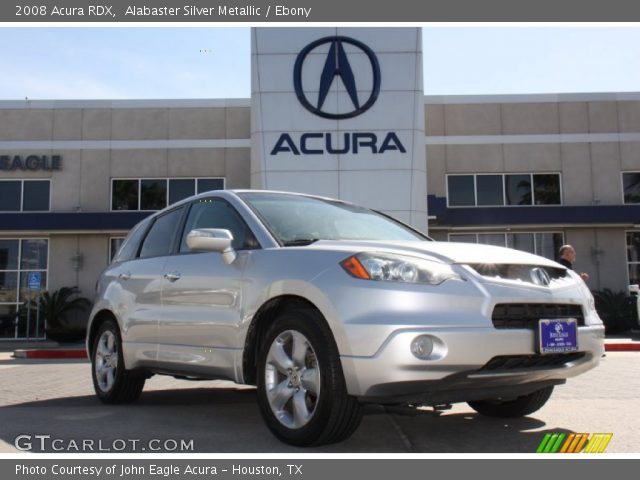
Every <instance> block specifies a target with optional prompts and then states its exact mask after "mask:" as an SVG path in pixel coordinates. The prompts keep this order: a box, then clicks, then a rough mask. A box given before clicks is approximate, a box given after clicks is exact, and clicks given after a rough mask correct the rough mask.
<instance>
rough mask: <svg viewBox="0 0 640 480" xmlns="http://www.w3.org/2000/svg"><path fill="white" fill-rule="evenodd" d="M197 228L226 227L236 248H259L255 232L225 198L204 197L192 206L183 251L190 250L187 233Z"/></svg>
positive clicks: (184, 236) (185, 227)
mask: <svg viewBox="0 0 640 480" xmlns="http://www.w3.org/2000/svg"><path fill="white" fill-rule="evenodd" d="M196 228H224V229H227V230H229V231H230V232H231V234H232V235H233V242H232V244H231V245H232V246H233V248H235V249H236V250H243V249H247V248H257V247H258V242H257V241H256V239H255V237H254V236H253V233H251V231H250V230H249V227H248V226H247V224H246V223H244V220H242V218H240V215H238V212H236V211H235V209H234V208H233V207H232V206H231V205H229V204H228V203H227V202H225V201H224V200H218V199H212V198H204V199H202V200H200V201H198V202H196V203H194V204H193V205H192V206H191V210H190V211H189V216H188V217H187V222H186V223H185V226H184V232H183V234H182V242H181V244H180V251H181V252H189V251H190V250H189V246H188V245H187V235H188V234H189V232H190V231H191V230H193V229H196Z"/></svg>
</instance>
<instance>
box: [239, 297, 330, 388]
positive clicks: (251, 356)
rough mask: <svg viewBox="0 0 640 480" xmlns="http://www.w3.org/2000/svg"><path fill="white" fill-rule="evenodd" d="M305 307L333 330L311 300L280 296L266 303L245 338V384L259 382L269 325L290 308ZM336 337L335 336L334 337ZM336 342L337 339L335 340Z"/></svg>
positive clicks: (255, 317) (256, 314)
mask: <svg viewBox="0 0 640 480" xmlns="http://www.w3.org/2000/svg"><path fill="white" fill-rule="evenodd" d="M294 307H303V308H310V309H313V310H316V311H317V312H318V313H319V314H320V315H321V316H322V318H323V320H324V322H325V323H326V326H327V327H328V328H329V330H331V327H330V325H329V322H328V321H327V319H326V316H325V315H324V314H323V313H322V310H321V309H320V308H319V307H318V306H317V305H315V304H314V303H313V302H311V301H310V300H309V299H307V298H305V297H302V296H299V295H293V294H285V295H279V296H277V297H273V298H271V299H269V300H267V301H266V302H264V303H263V304H262V305H261V306H260V308H258V310H257V311H256V313H255V315H254V316H253V319H252V321H251V324H250V325H249V328H248V329H247V335H246V337H245V343H244V349H243V354H242V377H243V380H242V381H243V383H246V384H248V385H255V384H256V382H257V374H256V369H257V359H258V350H259V347H260V339H261V338H263V337H264V334H265V332H266V331H267V329H268V328H269V325H271V323H272V322H273V321H274V320H275V319H276V318H277V316H278V315H279V314H280V313H281V312H283V311H285V310H286V309H288V308H294ZM334 337H335V336H334ZM334 340H335V338H334Z"/></svg>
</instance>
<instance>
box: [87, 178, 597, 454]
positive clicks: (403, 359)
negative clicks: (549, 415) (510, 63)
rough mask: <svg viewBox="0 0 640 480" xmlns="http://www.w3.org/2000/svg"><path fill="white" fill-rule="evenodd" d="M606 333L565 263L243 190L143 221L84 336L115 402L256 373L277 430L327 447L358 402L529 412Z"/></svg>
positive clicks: (356, 416)
mask: <svg viewBox="0 0 640 480" xmlns="http://www.w3.org/2000/svg"><path fill="white" fill-rule="evenodd" d="M603 336H604V329H603V326H602V322H601V321H600V319H599V318H598V315H597V313H596V311H595V309H594V303H593V297H592V296H591V293H590V292H589V290H588V289H587V287H586V285H585V284H584V282H583V281H582V280H581V279H580V278H579V276H577V275H576V274H575V273H574V272H572V271H570V270H567V269H565V268H564V267H563V266H561V265H559V264H557V263H555V262H553V261H550V260H547V259H545V258H542V257H538V256H535V255H531V254H528V253H524V252H520V251H516V250H510V249H506V248H499V247H492V246H483V245H469V244H456V243H445V242H442V243H441V242H434V241H431V240H430V239H429V238H428V237H426V236H424V235H423V234H421V233H419V232H418V231H415V230H413V229H412V228H410V227H408V226H406V225H403V224H401V223H399V222H397V221H396V220H393V219H392V218H390V217H387V216H385V215H383V214H380V213H377V212H374V211H371V210H368V209H366V208H363V207H359V206H356V205H353V204H350V203H346V202H343V201H338V200H332V199H327V198H320V197H314V196H309V195H298V194H291V193H278V192H266V191H248V190H247V191H218V192H208V193H205V194H201V195H198V196H196V197H191V198H189V199H186V200H184V201H182V202H179V203H177V204H174V205H172V206H170V207H168V208H167V209H165V210H163V211H161V212H158V213H156V214H154V215H152V216H151V217H149V218H147V219H145V220H144V221H142V222H141V223H139V224H138V225H137V226H136V227H134V228H133V229H132V231H131V232H130V234H129V236H128V237H127V239H126V241H125V242H124V244H123V245H122V247H121V249H120V250H119V252H118V253H117V255H116V257H115V259H114V261H113V262H112V263H111V265H109V266H108V267H107V268H106V270H105V271H104V272H103V274H102V276H101V278H100V280H99V282H98V285H97V297H96V302H95V305H94V308H93V311H92V313H91V318H90V324H89V329H88V336H87V349H88V352H89V357H90V358H91V360H92V374H93V383H94V386H95V391H96V393H97V395H98V397H99V398H100V399H101V400H102V401H104V402H106V403H116V402H129V401H132V400H135V399H137V398H138V397H139V396H140V393H141V391H142V388H143V385H144V383H145V379H146V378H149V377H150V376H151V375H153V374H168V375H174V376H176V377H179V378H186V379H218V378H224V379H231V380H234V381H235V382H238V383H245V384H252V385H257V396H258V404H259V407H260V410H261V412H262V415H263V417H264V419H265V421H266V423H267V425H268V426H269V428H270V429H271V431H272V432H273V433H274V434H275V435H276V436H277V437H278V438H280V439H281V440H283V441H285V442H288V443H291V444H294V445H319V444H323V443H331V442H337V441H340V440H342V439H344V438H347V437H348V436H350V435H351V434H352V433H353V431H354V430H355V429H356V428H357V426H358V424H359V423H360V419H361V414H362V404H364V403H378V404H386V405H412V406H429V405H430V406H441V405H445V404H450V403H454V402H468V403H469V405H471V407H473V408H474V409H475V410H476V411H478V412H479V413H481V414H483V415H488V416H496V417H513V416H522V415H527V414H530V413H532V412H534V411H536V410H538V409H539V408H540V407H542V406H543V405H544V403H545V402H546V401H547V400H548V398H549V396H550V395H551V392H552V390H553V388H554V385H558V384H561V383H564V382H565V380H566V378H568V377H572V376H574V375H578V374H580V373H582V372H584V371H586V370H589V369H590V368H592V367H594V366H596V365H597V364H598V362H599V359H600V356H601V355H602V352H603Z"/></svg>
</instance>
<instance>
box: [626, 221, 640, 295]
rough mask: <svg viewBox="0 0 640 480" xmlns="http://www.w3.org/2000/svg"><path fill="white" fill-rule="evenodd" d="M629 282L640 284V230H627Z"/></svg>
mask: <svg viewBox="0 0 640 480" xmlns="http://www.w3.org/2000/svg"><path fill="white" fill-rule="evenodd" d="M627 265H628V267H629V284H631V285H634V284H640V231H637V232H627Z"/></svg>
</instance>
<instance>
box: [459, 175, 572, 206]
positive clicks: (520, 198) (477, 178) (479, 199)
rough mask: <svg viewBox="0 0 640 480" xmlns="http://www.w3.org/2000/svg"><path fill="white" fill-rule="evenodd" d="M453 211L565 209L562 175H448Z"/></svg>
mask: <svg viewBox="0 0 640 480" xmlns="http://www.w3.org/2000/svg"><path fill="white" fill-rule="evenodd" d="M447 202H448V206H449V207H476V206H477V207H502V206H507V205H517V206H530V205H561V204H562V197H561V193H560V174H559V173H518V174H473V175H472V174H468V175H447Z"/></svg>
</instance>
